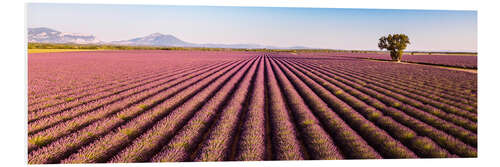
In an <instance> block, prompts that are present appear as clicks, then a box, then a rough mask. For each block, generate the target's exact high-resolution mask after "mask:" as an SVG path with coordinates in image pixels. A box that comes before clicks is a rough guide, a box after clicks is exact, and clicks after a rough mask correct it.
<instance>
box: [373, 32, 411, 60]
mask: <svg viewBox="0 0 500 167" xmlns="http://www.w3.org/2000/svg"><path fill="white" fill-rule="evenodd" d="M408 44H410V38H408V36H407V35H405V34H389V35H387V36H383V37H380V39H379V43H378V47H379V48H380V49H382V50H383V49H387V50H388V51H390V53H391V58H392V60H395V61H398V62H399V61H401V58H402V56H403V50H404V49H406V47H407V46H408Z"/></svg>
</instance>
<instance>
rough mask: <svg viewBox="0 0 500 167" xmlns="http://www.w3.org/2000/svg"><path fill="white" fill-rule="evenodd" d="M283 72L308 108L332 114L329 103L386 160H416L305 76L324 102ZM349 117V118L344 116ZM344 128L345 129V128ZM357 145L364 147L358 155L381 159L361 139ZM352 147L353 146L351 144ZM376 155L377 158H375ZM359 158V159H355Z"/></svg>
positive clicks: (290, 74) (387, 136) (285, 70)
mask: <svg viewBox="0 0 500 167" xmlns="http://www.w3.org/2000/svg"><path fill="white" fill-rule="evenodd" d="M283 69H284V70H283V71H284V72H286V74H287V76H288V77H289V78H290V79H291V80H292V81H293V82H292V83H294V84H295V85H296V88H297V89H296V90H298V91H299V92H300V93H301V94H302V96H303V97H304V98H305V100H306V102H308V104H309V105H310V106H316V107H314V109H316V110H319V111H321V112H333V111H332V110H330V109H329V108H328V104H326V103H329V104H330V106H332V108H334V110H335V109H336V111H337V112H338V113H339V114H340V115H341V116H343V117H344V118H347V119H345V120H346V121H347V122H349V123H350V124H351V127H354V128H356V129H357V130H358V131H359V132H361V135H363V136H364V137H365V138H366V139H368V140H369V141H370V143H371V145H372V146H373V147H375V148H377V149H378V150H379V151H380V153H382V155H383V156H384V157H386V158H416V157H417V156H416V155H415V154H414V153H413V152H412V151H411V150H409V149H408V148H406V147H405V146H404V145H403V144H402V143H400V142H399V141H397V140H395V139H394V138H392V137H391V136H390V135H389V134H387V132H385V131H383V130H382V129H379V128H378V127H377V126H375V125H374V124H373V123H371V122H370V121H368V120H366V119H365V118H364V117H363V116H362V115H360V114H359V113H357V112H356V111H355V110H354V109H352V108H350V107H349V106H348V105H346V104H345V103H343V102H342V101H340V99H338V98H336V97H334V96H333V95H332V94H329V93H328V91H327V90H326V89H324V88H322V87H320V86H319V85H316V84H313V82H314V81H312V80H306V79H308V78H307V77H305V76H302V77H303V78H302V79H304V81H309V82H308V83H309V84H310V86H315V87H312V88H313V89H315V90H316V91H321V93H320V94H319V95H320V96H321V97H322V98H323V100H324V101H325V102H326V103H325V102H323V100H322V99H321V98H320V97H318V96H317V95H316V93H315V92H314V91H313V90H312V89H311V88H309V87H308V86H307V85H306V83H304V82H303V81H301V80H300V79H299V77H300V76H299V77H298V76H295V75H294V74H293V73H292V72H291V71H289V70H288V69H285V68H283ZM346 115H349V116H346ZM349 117H357V118H356V120H357V122H356V121H353V120H352V119H349ZM345 128H346V127H345ZM345 128H344V129H345ZM356 144H357V145H359V144H364V145H365V146H364V147H360V148H358V149H359V151H358V152H359V153H358V154H359V155H363V156H366V155H368V156H370V158H381V156H380V155H378V154H376V153H377V152H376V151H375V150H373V148H371V147H370V146H368V144H367V143H366V142H364V141H363V139H361V138H359V139H358V141H357V143H356ZM353 145H354V144H353ZM349 149H353V148H346V150H349ZM377 155H378V156H377ZM356 158H359V157H356ZM362 158H367V157H362Z"/></svg>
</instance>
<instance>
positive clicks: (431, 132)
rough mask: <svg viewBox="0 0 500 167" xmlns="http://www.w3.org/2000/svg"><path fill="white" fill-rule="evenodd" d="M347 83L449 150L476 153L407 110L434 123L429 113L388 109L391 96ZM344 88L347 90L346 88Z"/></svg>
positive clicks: (364, 98) (366, 98)
mask: <svg viewBox="0 0 500 167" xmlns="http://www.w3.org/2000/svg"><path fill="white" fill-rule="evenodd" d="M313 70H317V71H318V72H321V73H318V72H316V71H312V72H313V73H315V74H317V75H318V74H319V75H325V76H327V77H323V79H325V80H328V81H329V82H330V83H333V84H336V85H338V86H342V85H343V84H342V83H340V82H338V81H337V80H334V79H332V78H331V77H334V76H331V75H329V74H328V73H327V72H325V71H321V70H320V69H313ZM337 79H338V78H337ZM341 81H342V82H346V81H343V80H341ZM346 84H347V85H351V86H353V87H354V88H356V89H358V90H360V91H362V92H364V93H367V94H369V95H370V96H372V97H368V96H362V95H363V94H361V93H356V92H357V91H349V93H352V94H357V95H359V96H360V99H363V100H364V101H366V102H367V103H370V104H371V105H372V106H374V107H376V108H378V109H380V111H383V112H384V114H389V115H391V117H393V118H395V119H396V118H397V119H396V120H398V121H399V122H400V123H402V124H404V125H406V126H409V127H411V128H412V129H413V130H415V131H416V132H418V133H422V134H425V135H427V136H430V137H432V139H433V140H435V141H436V142H437V143H439V144H440V145H442V146H443V147H445V148H447V149H448V150H449V151H451V152H454V153H457V154H459V155H461V156H466V157H470V156H472V157H473V156H475V155H476V151H475V149H474V148H472V147H470V146H468V145H466V144H464V143H463V142H461V141H460V140H457V139H455V138H453V137H451V136H449V135H448V134H446V133H444V132H441V131H439V130H436V129H435V128H434V127H432V126H429V125H427V124H425V123H423V122H421V121H419V120H417V119H415V118H413V117H410V116H408V115H407V114H406V113H405V112H408V113H409V114H412V115H413V116H417V117H416V118H418V119H423V120H425V121H428V122H430V123H432V122H431V121H429V120H433V119H426V118H425V116H427V117H428V115H424V118H422V117H418V116H419V115H416V114H418V111H417V110H411V108H409V107H406V108H405V107H400V108H401V109H402V110H403V111H405V112H401V111H397V110H388V109H387V108H391V107H390V106H391V104H393V103H394V101H393V100H391V98H389V97H387V96H385V95H382V94H378V93H376V92H375V91H373V90H369V89H366V88H363V87H362V86H361V85H358V84H355V83H352V82H351V83H349V82H346ZM342 87H344V88H348V86H345V85H344V86H342ZM344 90H346V89H344ZM377 99H378V100H381V101H383V102H384V103H386V104H387V105H389V106H387V107H386V106H385V105H384V104H382V103H380V102H379V101H378V100H377ZM431 118H432V116H431ZM438 123H439V122H438ZM424 127H425V128H424ZM438 127H439V126H438Z"/></svg>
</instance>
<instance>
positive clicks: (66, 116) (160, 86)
mask: <svg viewBox="0 0 500 167" xmlns="http://www.w3.org/2000/svg"><path fill="white" fill-rule="evenodd" d="M217 67H218V66H215V67H211V68H209V69H198V70H195V71H192V72H190V73H186V74H181V75H178V76H175V75H174V76H172V77H170V78H167V80H166V81H165V80H160V81H156V82H153V83H150V84H146V85H142V86H140V87H137V88H134V89H131V90H128V91H127V92H122V93H120V94H117V95H113V96H111V97H109V98H105V99H100V100H98V101H96V102H95V103H92V104H94V105H91V104H89V105H83V106H80V107H77V108H73V109H71V110H68V111H65V112H62V113H59V114H54V115H50V116H48V117H43V118H41V119H39V120H36V121H33V122H30V123H28V134H34V133H36V132H39V131H41V130H43V129H46V128H48V127H51V126H53V125H55V124H57V123H60V122H63V121H66V120H70V119H73V118H75V117H77V116H79V117H83V118H85V117H88V116H93V117H96V116H95V115H93V114H94V113H96V112H93V111H96V110H99V109H100V108H103V107H104V106H106V105H112V104H113V103H116V102H119V101H121V100H124V99H126V98H128V97H130V96H134V95H138V94H141V99H145V98H146V97H149V96H151V94H154V93H158V92H161V91H162V90H165V89H167V88H169V87H171V86H175V85H176V84H178V83H180V82H183V81H185V80H188V79H190V78H192V77H196V76H198V75H201V74H203V73H204V72H207V71H210V70H213V69H216V68H217ZM183 78H184V79H183ZM174 81H176V82H174ZM145 91H146V92H145ZM128 101H130V100H128ZM130 102H131V103H130V104H132V103H135V102H134V101H130ZM101 111H102V110H101ZM96 118H97V117H96Z"/></svg>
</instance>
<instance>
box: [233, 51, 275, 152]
mask: <svg viewBox="0 0 500 167" xmlns="http://www.w3.org/2000/svg"><path fill="white" fill-rule="evenodd" d="M264 72H265V69H264V61H263V59H262V60H261V61H260V63H259V66H258V69H257V72H256V74H255V75H256V76H255V79H254V81H253V83H252V84H253V91H252V92H249V93H248V94H249V95H250V101H249V104H248V111H247V114H246V117H245V120H244V122H243V125H242V127H241V128H242V132H241V137H240V140H239V141H238V142H239V144H238V146H239V147H238V150H237V152H236V155H235V159H236V160H240V161H259V160H260V161H261V160H265V159H266V157H265V156H268V154H270V153H269V152H268V153H267V155H266V143H269V142H270V141H268V140H269V138H266V122H265V121H268V119H269V118H267V117H266V114H267V113H266V103H265V101H266V94H265V93H266V92H265V81H264V79H265V78H264V77H265V76H264ZM267 128H269V127H267ZM267 147H268V146H267Z"/></svg>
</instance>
